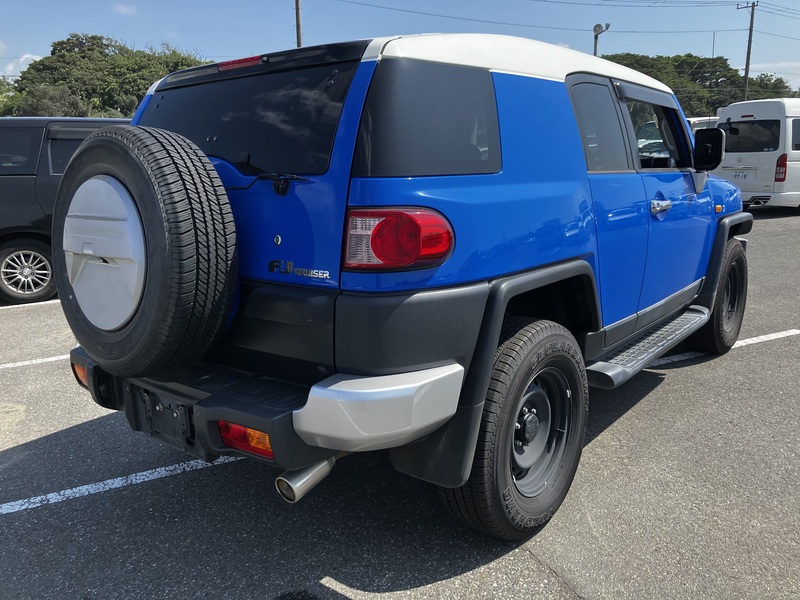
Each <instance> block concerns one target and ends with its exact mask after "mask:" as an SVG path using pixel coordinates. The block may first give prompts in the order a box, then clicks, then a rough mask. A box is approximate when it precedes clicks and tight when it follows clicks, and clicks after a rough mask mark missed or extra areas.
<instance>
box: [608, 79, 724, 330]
mask: <svg viewBox="0 0 800 600" xmlns="http://www.w3.org/2000/svg"><path fill="white" fill-rule="evenodd" d="M616 87H617V91H618V94H619V96H620V98H621V100H622V102H623V106H624V107H625V110H624V113H625V115H626V121H627V123H628V128H629V131H630V133H631V139H632V140H635V139H636V138H635V137H634V136H635V132H636V131H638V130H639V129H640V128H641V126H642V125H643V124H645V123H648V122H655V124H656V125H657V129H656V132H655V133H654V135H656V136H657V137H658V141H659V142H660V143H659V144H653V143H652V142H651V143H650V144H649V145H648V146H647V147H639V148H638V151H637V156H636V162H637V164H636V165H635V166H636V168H637V170H638V172H639V174H640V176H641V180H642V184H643V185H644V190H645V198H646V202H647V209H648V216H647V222H648V240H647V258H646V261H645V272H644V279H643V283H642V291H641V294H640V297H639V307H638V308H639V311H640V318H639V322H638V324H637V327H642V326H644V325H646V324H647V323H648V321H649V320H654V319H656V318H658V317H659V316H661V315H662V314H664V313H666V312H669V311H670V310H672V309H673V308H677V307H678V306H680V305H682V304H684V303H685V302H686V301H688V300H690V299H691V298H692V297H693V296H694V294H696V292H697V290H698V289H699V283H700V280H701V279H702V278H703V276H704V275H705V271H706V266H707V264H708V258H709V253H710V249H711V242H712V234H713V231H714V211H713V206H712V201H711V196H710V195H709V194H708V192H707V191H705V190H700V191H699V192H698V191H696V190H695V187H694V182H693V179H692V172H693V170H692V158H691V152H692V149H691V141H690V138H689V133H688V131H687V128H686V127H685V125H684V124H685V119H684V117H683V114H682V113H681V111H680V108H679V107H678V105H677V103H676V101H675V100H674V98H673V97H672V96H670V95H668V94H665V93H661V92H657V91H654V90H650V89H647V88H640V87H638V86H632V85H630V84H617V86H616ZM648 309H651V310H648ZM643 311H645V312H644V313H643Z"/></svg>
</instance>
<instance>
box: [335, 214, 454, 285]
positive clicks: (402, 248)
mask: <svg viewBox="0 0 800 600" xmlns="http://www.w3.org/2000/svg"><path fill="white" fill-rule="evenodd" d="M453 243H454V236H453V229H452V227H450V223H449V222H448V221H447V219H445V218H444V216H443V215H441V214H439V213H438V212H436V211H433V210H430V209H424V208H419V209H411V208H408V209H405V208H403V209H399V208H391V209H353V210H351V211H350V212H349V214H348V219H347V240H346V248H345V263H344V267H345V268H346V269H371V270H375V269H383V270H389V269H414V268H419V267H431V266H436V265H439V264H441V263H443V262H444V261H445V259H446V258H447V257H448V256H449V255H450V252H451V251H452V249H453Z"/></svg>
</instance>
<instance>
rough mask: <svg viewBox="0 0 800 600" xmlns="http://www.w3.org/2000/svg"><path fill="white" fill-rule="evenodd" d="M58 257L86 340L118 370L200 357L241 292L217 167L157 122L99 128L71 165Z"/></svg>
mask: <svg viewBox="0 0 800 600" xmlns="http://www.w3.org/2000/svg"><path fill="white" fill-rule="evenodd" d="M53 262H54V266H55V279H56V285H57V288H58V293H59V297H60V299H61V305H62V307H63V310H64V314H65V316H66V318H67V321H68V322H69V325H70V327H71V328H72V331H73V333H74V334H75V337H76V338H77V340H78V343H79V344H80V345H81V346H83V348H84V349H85V350H86V352H88V353H89V355H90V356H91V357H92V358H93V359H94V360H95V361H97V363H98V364H99V365H100V366H101V367H103V368H104V369H105V370H107V371H108V372H110V373H113V374H115V375H119V376H123V377H141V376H148V375H155V374H157V373H159V372H162V371H167V370H172V369H177V368H180V367H183V366H186V365H187V364H189V363H191V362H193V361H194V360H196V359H198V358H200V357H201V356H202V355H203V354H204V353H205V352H206V351H207V350H208V349H209V348H210V347H211V346H212V345H213V343H214V341H215V340H216V339H217V337H218V336H219V334H220V333H221V331H222V330H223V328H224V326H225V323H226V320H227V318H228V316H229V313H230V311H231V308H232V305H233V298H234V293H235V288H236V277H237V261H236V230H235V227H234V222H233V214H232V212H231V208H230V205H229V203H228V198H227V195H226V194H225V189H224V188H223V186H222V182H221V181H220V179H219V176H218V175H217V172H216V171H215V169H214V167H213V165H212V164H211V162H210V161H209V160H208V158H207V157H206V156H205V155H204V154H203V152H202V151H201V150H200V149H199V148H197V146H195V145H194V144H193V143H192V142H191V141H190V140H188V139H186V138H184V137H182V136H180V135H178V134H176V133H172V132H170V131H164V130H161V129H154V128H148V127H133V126H112V127H107V128H104V129H101V130H99V131H97V132H95V133H93V134H92V135H90V136H89V137H88V138H86V140H85V141H84V142H83V143H82V144H81V146H80V147H79V148H78V150H77V152H76V153H75V155H74V156H73V157H72V160H71V161H70V163H69V165H68V166H67V169H66V171H65V172H64V176H63V178H62V180H61V185H60V187H59V189H58V196H57V199H56V205H55V210H54V215H53Z"/></svg>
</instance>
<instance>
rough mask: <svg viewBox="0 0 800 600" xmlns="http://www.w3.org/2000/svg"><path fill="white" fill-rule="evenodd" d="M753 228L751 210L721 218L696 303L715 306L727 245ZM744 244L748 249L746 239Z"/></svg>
mask: <svg viewBox="0 0 800 600" xmlns="http://www.w3.org/2000/svg"><path fill="white" fill-rule="evenodd" d="M752 229H753V215H752V214H750V213H749V212H739V213H735V214H732V215H728V216H726V217H723V218H721V219H720V220H719V223H718V224H717V233H716V236H715V237H714V245H713V246H712V247H711V256H710V258H709V261H708V268H707V269H706V278H705V281H703V287H701V288H700V294H699V296H698V297H697V300H696V301H695V304H699V305H700V306H703V307H705V308H708V309H709V310H711V309H712V308H713V306H714V300H715V298H716V290H717V284H718V283H719V277H720V271H721V269H722V263H723V259H724V257H725V246H726V245H727V243H728V240H729V239H730V238H732V237H735V236H738V235H744V234H746V233H749V232H750V231H751V230H752ZM742 245H743V246H744V247H745V251H746V250H747V243H746V241H745V240H742Z"/></svg>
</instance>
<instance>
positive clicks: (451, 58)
mask: <svg viewBox="0 0 800 600" xmlns="http://www.w3.org/2000/svg"><path fill="white" fill-rule="evenodd" d="M380 56H394V57H402V58H413V59H417V60H427V61H433V62H441V63H448V64H454V65H463V66H469V67H479V68H483V69H488V70H491V71H499V72H505V73H516V74H520V75H527V76H530V77H541V78H544V79H552V80H555V81H564V79H565V78H566V77H567V75H569V74H571V73H593V74H596V75H602V76H606V77H613V78H615V79H621V80H624V81H629V82H631V83H638V84H640V85H643V86H647V87H650V88H654V89H657V90H660V91H662V92H666V93H668V94H672V90H671V89H670V88H669V87H667V86H666V85H664V84H663V83H661V82H660V81H658V80H657V79H653V78H652V77H649V76H647V75H644V74H643V73H640V72H639V71H634V70H633V69H629V68H628V67H623V66H622V65H618V64H617V63H613V62H611V61H608V60H604V59H602V58H598V57H596V56H591V55H589V54H584V53H583V52H577V51H575V50H570V49H569V48H564V47H562V46H556V45H553V44H546V43H545V42H539V41H537V40H531V39H528V38H521V37H514V36H508V35H496V34H487V33H441V34H439V33H437V34H424V35H410V36H399V37H395V38H379V39H375V40H373V41H372V43H371V44H370V46H369V48H368V49H367V52H366V53H365V55H364V59H365V60H369V59H378V58H379V57H380Z"/></svg>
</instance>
